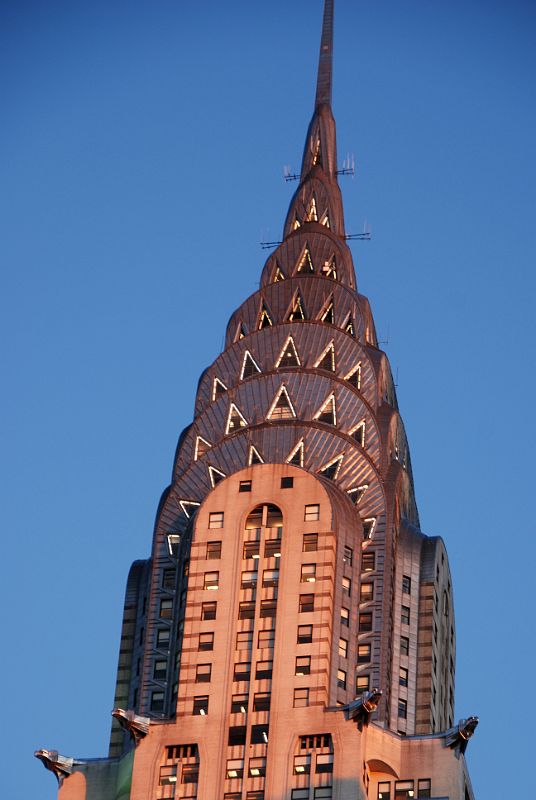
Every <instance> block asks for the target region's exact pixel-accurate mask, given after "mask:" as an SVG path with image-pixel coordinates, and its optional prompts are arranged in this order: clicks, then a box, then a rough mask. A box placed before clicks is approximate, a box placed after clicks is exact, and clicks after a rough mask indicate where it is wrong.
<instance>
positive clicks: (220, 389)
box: [212, 378, 227, 401]
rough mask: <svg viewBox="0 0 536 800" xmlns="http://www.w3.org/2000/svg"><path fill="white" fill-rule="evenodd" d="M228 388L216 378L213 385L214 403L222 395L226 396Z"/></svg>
mask: <svg viewBox="0 0 536 800" xmlns="http://www.w3.org/2000/svg"><path fill="white" fill-rule="evenodd" d="M226 391H227V386H226V385H225V384H224V383H223V382H222V381H220V379H219V378H214V381H213V383H212V401H214V400H217V399H218V397H220V395H222V394H225V392H226Z"/></svg>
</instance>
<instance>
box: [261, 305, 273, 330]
mask: <svg viewBox="0 0 536 800" xmlns="http://www.w3.org/2000/svg"><path fill="white" fill-rule="evenodd" d="M272 325H273V322H272V318H271V316H270V314H269V312H268V309H267V308H266V305H265V303H263V304H262V307H261V313H260V315H259V324H258V326H257V330H259V331H262V329H263V328H271V327H272Z"/></svg>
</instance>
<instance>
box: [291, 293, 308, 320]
mask: <svg viewBox="0 0 536 800" xmlns="http://www.w3.org/2000/svg"><path fill="white" fill-rule="evenodd" d="M304 319H305V312H304V310H303V303H302V299H301V296H300V294H299V293H298V294H297V295H296V298H295V300H294V302H293V304H292V310H291V312H290V314H289V315H288V321H289V322H296V320H304Z"/></svg>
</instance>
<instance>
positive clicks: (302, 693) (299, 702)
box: [294, 689, 309, 708]
mask: <svg viewBox="0 0 536 800" xmlns="http://www.w3.org/2000/svg"><path fill="white" fill-rule="evenodd" d="M308 705H309V689H294V708H304V707H305V706H308Z"/></svg>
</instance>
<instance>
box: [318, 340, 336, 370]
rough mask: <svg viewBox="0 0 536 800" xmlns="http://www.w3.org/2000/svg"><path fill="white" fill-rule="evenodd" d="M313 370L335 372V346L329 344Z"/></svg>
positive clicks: (331, 343)
mask: <svg viewBox="0 0 536 800" xmlns="http://www.w3.org/2000/svg"><path fill="white" fill-rule="evenodd" d="M314 367H315V369H324V370H326V371H328V372H335V345H334V344H333V342H330V344H328V346H327V347H326V349H325V350H324V352H323V353H322V355H321V356H320V358H319V359H318V361H316V362H315V364H314Z"/></svg>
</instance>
